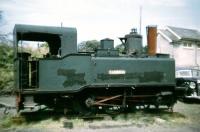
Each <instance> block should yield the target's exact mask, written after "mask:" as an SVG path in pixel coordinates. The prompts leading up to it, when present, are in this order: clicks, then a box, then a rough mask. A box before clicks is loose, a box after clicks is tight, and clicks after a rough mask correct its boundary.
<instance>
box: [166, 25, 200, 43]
mask: <svg viewBox="0 0 200 132" xmlns="http://www.w3.org/2000/svg"><path fill="white" fill-rule="evenodd" d="M168 28H170V29H171V30H172V31H173V32H175V33H176V34H177V35H178V36H180V37H181V39H195V40H200V32H199V31H198V30H194V29H185V28H179V27H172V26H168Z"/></svg>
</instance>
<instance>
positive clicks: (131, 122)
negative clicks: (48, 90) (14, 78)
mask: <svg viewBox="0 0 200 132" xmlns="http://www.w3.org/2000/svg"><path fill="white" fill-rule="evenodd" d="M0 102H4V103H7V104H9V105H10V106H12V105H13V106H14V105H15V100H14V97H0ZM3 111H4V109H3V108H2V107H1V108H0V131H1V132H4V131H5V132H13V131H15V132H44V131H46V132H66V131H69V132H93V131H95V132H105V131H111V132H121V131H127V132H132V131H134V132H169V131H171V132H180V131H181V132H200V104H185V103H182V102H178V103H177V104H176V105H175V107H174V113H170V112H167V111H164V110H161V111H155V110H152V111H143V110H137V111H136V112H134V113H129V114H119V115H117V116H115V117H110V116H108V117H105V118H104V120H89V121H85V120H83V119H79V118H69V117H66V116H63V115H57V114H55V113H53V112H43V113H42V112H40V113H37V112H32V113H28V114H26V115H24V116H23V118H22V120H21V118H20V121H21V122H19V121H16V120H14V119H15V118H13V116H16V112H15V110H14V109H11V110H9V114H8V115H4V114H3ZM17 119H18V118H17ZM16 122H17V123H16ZM64 123H69V124H70V127H69V126H68V127H64V126H65V125H64ZM71 125H72V126H71Z"/></svg>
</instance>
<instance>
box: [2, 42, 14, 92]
mask: <svg viewBox="0 0 200 132" xmlns="http://www.w3.org/2000/svg"><path fill="white" fill-rule="evenodd" d="M13 58H14V56H13V48H12V47H11V46H8V45H7V44H0V91H1V93H2V92H3V91H11V90H13V81H14V79H13Z"/></svg>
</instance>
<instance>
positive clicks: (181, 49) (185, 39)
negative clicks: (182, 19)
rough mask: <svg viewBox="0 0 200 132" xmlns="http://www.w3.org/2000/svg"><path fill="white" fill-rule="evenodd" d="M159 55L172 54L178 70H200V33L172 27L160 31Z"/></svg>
mask: <svg viewBox="0 0 200 132" xmlns="http://www.w3.org/2000/svg"><path fill="white" fill-rule="evenodd" d="M157 53H166V54H170V57H172V58H174V59H175V60H176V67H177V68H178V67H185V68H200V67H199V66H200V32H199V31H197V30H192V29H184V28H178V27H171V26H167V27H166V29H161V30H158V36H157Z"/></svg>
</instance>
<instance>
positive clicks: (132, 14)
mask: <svg viewBox="0 0 200 132" xmlns="http://www.w3.org/2000/svg"><path fill="white" fill-rule="evenodd" d="M199 6H200V0H0V13H1V15H0V19H1V21H0V33H8V32H12V30H13V28H14V25H15V24H33V25H47V26H61V23H62V25H63V26H64V27H76V28H77V32H78V43H80V42H82V41H86V40H94V39H96V40H101V39H104V38H111V39H114V40H115V45H116V44H119V43H120V41H119V40H118V39H117V38H118V37H123V36H124V35H125V34H128V33H129V32H130V30H131V29H132V28H137V29H138V31H139V25H140V24H139V23H140V21H139V20H140V19H139V18H140V15H139V14H140V7H141V8H142V27H141V28H142V35H143V37H144V39H145V38H146V32H145V30H146V26H147V25H157V26H158V28H164V27H165V26H167V25H169V26H177V27H183V28H190V29H197V30H200V17H199V14H200V9H199Z"/></svg>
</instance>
